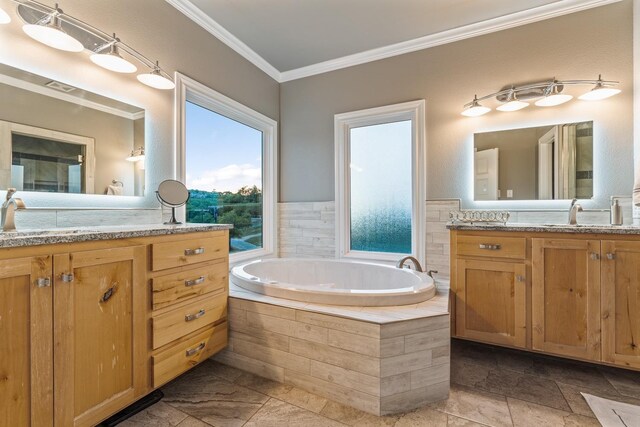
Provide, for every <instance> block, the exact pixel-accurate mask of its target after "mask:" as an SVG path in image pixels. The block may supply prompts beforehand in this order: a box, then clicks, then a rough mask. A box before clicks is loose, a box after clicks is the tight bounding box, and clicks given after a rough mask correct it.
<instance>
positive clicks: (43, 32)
mask: <svg viewBox="0 0 640 427" xmlns="http://www.w3.org/2000/svg"><path fill="white" fill-rule="evenodd" d="M62 14H63V13H62V10H61V9H59V8H58V4H57V3H56V5H55V7H54V8H53V11H52V12H50V13H49V14H47V15H45V16H44V17H43V18H42V19H40V20H39V21H38V22H36V23H34V24H25V25H23V26H22V30H23V31H24V32H25V33H26V34H27V35H28V36H29V37H31V38H32V39H34V40H36V41H38V42H40V43H42V44H45V45H47V46H49V47H52V48H54V49H59V50H64V51H67V52H82V51H83V50H84V46H83V45H82V43H80V42H79V41H78V40H76V39H75V38H73V37H71V36H70V35H69V34H67V33H66V31H64V30H63V29H62V21H61V20H60V16H61V15H62Z"/></svg>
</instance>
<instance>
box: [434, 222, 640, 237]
mask: <svg viewBox="0 0 640 427" xmlns="http://www.w3.org/2000/svg"><path fill="white" fill-rule="evenodd" d="M447 228H448V229H449V230H469V231H521V232H522V231H524V232H529V233H573V234H640V226H638V225H597V224H596V225H592V224H578V225H569V224H525V223H507V224H499V223H462V222H456V223H448V224H447Z"/></svg>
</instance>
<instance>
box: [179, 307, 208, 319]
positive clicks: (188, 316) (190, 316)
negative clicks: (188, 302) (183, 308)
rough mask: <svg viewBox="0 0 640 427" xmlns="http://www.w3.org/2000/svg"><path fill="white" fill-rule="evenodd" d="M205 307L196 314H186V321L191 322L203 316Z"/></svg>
mask: <svg viewBox="0 0 640 427" xmlns="http://www.w3.org/2000/svg"><path fill="white" fill-rule="evenodd" d="M204 313H205V311H204V308H203V309H202V310H200V311H199V312H197V313H195V314H187V315H186V316H184V321H185V322H191V321H192V320H196V319H199V318H201V317H202V316H204Z"/></svg>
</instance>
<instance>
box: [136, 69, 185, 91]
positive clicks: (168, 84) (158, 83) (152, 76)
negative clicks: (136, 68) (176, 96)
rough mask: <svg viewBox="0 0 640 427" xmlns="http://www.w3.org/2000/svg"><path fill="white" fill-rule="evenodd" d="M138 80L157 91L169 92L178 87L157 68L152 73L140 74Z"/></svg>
mask: <svg viewBox="0 0 640 427" xmlns="http://www.w3.org/2000/svg"><path fill="white" fill-rule="evenodd" d="M138 80H139V81H140V83H143V84H145V85H147V86H151V87H152V88H155V89H163V90H168V89H173V88H174V87H176V85H175V84H174V83H173V82H172V81H171V80H169V79H168V78H166V77H164V76H163V75H162V74H160V70H158V69H157V68H156V69H155V70H153V71H151V72H150V73H145V74H138Z"/></svg>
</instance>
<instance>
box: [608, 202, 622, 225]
mask: <svg viewBox="0 0 640 427" xmlns="http://www.w3.org/2000/svg"><path fill="white" fill-rule="evenodd" d="M622 222H623V221H622V207H621V206H620V203H619V201H618V199H615V198H613V197H612V198H611V225H622Z"/></svg>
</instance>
